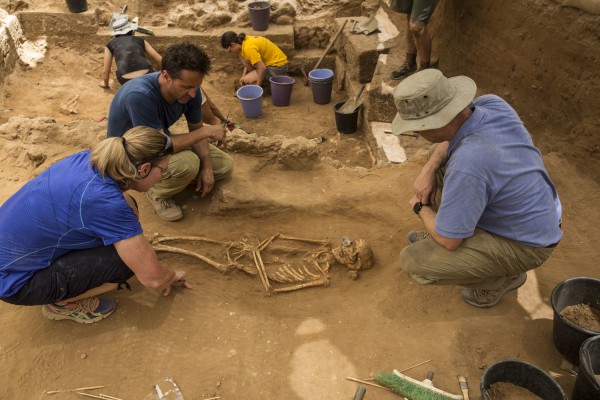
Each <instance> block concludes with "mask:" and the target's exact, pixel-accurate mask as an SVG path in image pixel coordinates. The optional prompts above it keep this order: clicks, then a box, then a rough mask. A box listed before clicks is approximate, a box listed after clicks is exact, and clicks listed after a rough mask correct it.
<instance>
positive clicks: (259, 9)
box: [248, 1, 271, 31]
mask: <svg viewBox="0 0 600 400" xmlns="http://www.w3.org/2000/svg"><path fill="white" fill-rule="evenodd" d="M248 13H249V14H250V23H251V24H252V29H254V30H255V31H266V30H267V28H268V27H269V14H270V13H271V5H270V4H269V2H268V1H255V2H254V3H250V4H248Z"/></svg>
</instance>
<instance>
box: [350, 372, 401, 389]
mask: <svg viewBox="0 0 600 400" xmlns="http://www.w3.org/2000/svg"><path fill="white" fill-rule="evenodd" d="M346 379H348V380H349V381H354V382H358V383H364V384H365V385H369V386H375V387H378V388H380V389H385V390H387V391H391V389H389V388H386V387H385V386H381V385H378V384H376V383H373V382H368V381H363V380H362V379H356V378H351V377H349V376H347V377H346Z"/></svg>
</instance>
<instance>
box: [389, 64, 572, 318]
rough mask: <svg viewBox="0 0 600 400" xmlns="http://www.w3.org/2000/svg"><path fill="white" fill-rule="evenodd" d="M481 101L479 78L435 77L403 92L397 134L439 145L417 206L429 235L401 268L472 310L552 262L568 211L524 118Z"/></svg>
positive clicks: (417, 241)
mask: <svg viewBox="0 0 600 400" xmlns="http://www.w3.org/2000/svg"><path fill="white" fill-rule="evenodd" d="M475 92H476V85H475V82H473V81H472V80H471V79H470V78H468V77H466V76H457V77H453V78H446V77H445V76H444V75H443V74H442V73H441V72H440V71H438V70H435V69H429V70H424V71H421V72H418V73H416V74H414V75H412V76H410V77H408V78H407V79H405V80H404V81H402V82H401V83H400V84H399V85H398V86H397V87H396V89H395V91H394V101H395V103H396V108H397V109H398V114H397V115H396V117H395V118H394V121H393V123H392V131H393V132H394V133H395V134H401V133H403V132H409V131H412V132H418V134H419V135H421V136H422V137H424V138H425V139H427V140H428V141H430V142H433V143H436V144H437V145H434V146H433V147H432V150H431V151H430V157H429V160H428V161H427V163H426V164H425V166H424V167H423V169H422V170H421V172H420V174H419V175H418V177H417V179H416V180H415V183H414V194H413V196H412V198H411V199H410V204H411V206H412V208H413V211H414V213H415V214H417V215H418V216H419V218H421V222H422V223H423V225H424V227H425V231H417V232H410V233H409V234H408V241H409V243H410V245H409V246H408V247H406V248H404V249H403V250H402V252H401V253H400V264H401V266H402V268H404V270H406V271H407V272H408V274H409V275H410V277H411V278H412V279H414V280H415V281H416V282H418V283H420V284H445V285H460V286H464V287H465V289H464V290H463V292H462V297H463V299H464V300H465V301H466V302H467V303H469V304H471V305H473V306H475V307H491V306H493V305H495V304H496V303H498V301H499V300H500V298H501V297H502V296H503V295H504V294H505V293H506V292H508V291H510V290H514V289H517V288H518V287H520V286H521V285H523V284H524V283H525V280H526V279H527V271H529V270H532V269H534V268H537V267H539V266H540V265H541V264H542V263H543V262H544V261H546V259H547V258H548V257H549V256H550V254H552V251H553V250H554V247H555V246H556V245H557V244H558V242H559V241H560V239H561V237H562V231H561V227H560V219H561V214H562V209H561V204H560V200H559V198H558V194H557V192H556V188H555V187H554V185H553V183H552V181H551V180H550V178H549V176H548V172H547V171H546V169H545V167H544V163H543V160H542V156H541V154H540V152H539V151H538V149H537V148H536V147H535V146H534V145H533V142H532V140H531V137H530V136H529V133H528V132H527V130H526V129H525V126H524V125H523V122H522V121H521V120H520V118H519V116H518V115H517V113H516V112H515V110H513V109H512V108H511V107H510V106H509V105H508V104H507V103H506V102H505V101H504V100H502V99H501V98H499V97H497V96H494V95H485V96H481V97H478V98H476V99H474V97H475Z"/></svg>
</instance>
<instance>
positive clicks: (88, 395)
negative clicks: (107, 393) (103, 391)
mask: <svg viewBox="0 0 600 400" xmlns="http://www.w3.org/2000/svg"><path fill="white" fill-rule="evenodd" d="M75 393H77V394H80V395H82V396H86V397H92V398H94V399H104V397H100V396H96V395H93V394H88V393H83V392H75ZM105 400H106V399H105Z"/></svg>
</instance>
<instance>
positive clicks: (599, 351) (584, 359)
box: [571, 335, 600, 400]
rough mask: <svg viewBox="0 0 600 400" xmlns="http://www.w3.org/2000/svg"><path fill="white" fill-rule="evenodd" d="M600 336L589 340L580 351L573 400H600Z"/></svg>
mask: <svg viewBox="0 0 600 400" xmlns="http://www.w3.org/2000/svg"><path fill="white" fill-rule="evenodd" d="M598 376H600V335H598V336H594V337H591V338H589V339H587V340H586V341H585V342H583V344H582V345H581V348H580V349H579V373H578V374H577V380H576V381H575V387H574V388H573V394H572V395H571V399H572V400H597V399H600V381H599V380H598Z"/></svg>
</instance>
